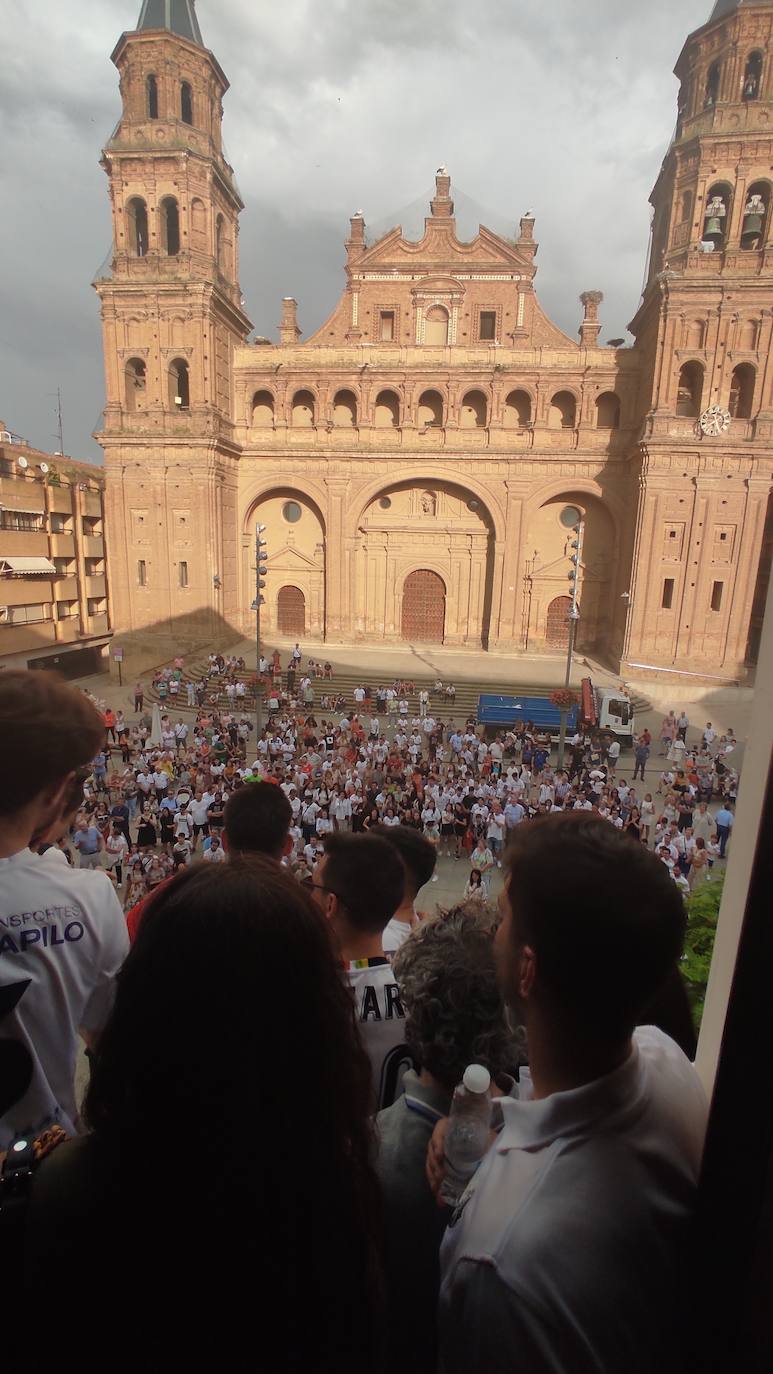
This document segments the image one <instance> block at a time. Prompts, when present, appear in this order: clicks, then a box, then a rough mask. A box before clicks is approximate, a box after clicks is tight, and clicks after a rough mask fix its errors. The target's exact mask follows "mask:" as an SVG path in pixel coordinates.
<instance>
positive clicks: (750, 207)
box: [741, 192, 765, 248]
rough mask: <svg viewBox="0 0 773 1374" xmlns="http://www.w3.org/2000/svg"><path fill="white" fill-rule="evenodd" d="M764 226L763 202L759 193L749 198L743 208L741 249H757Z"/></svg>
mask: <svg viewBox="0 0 773 1374" xmlns="http://www.w3.org/2000/svg"><path fill="white" fill-rule="evenodd" d="M764 225H765V202H764V200H763V199H762V196H761V195H760V194H759V192H755V194H754V195H752V196H750V197H749V199H748V200H747V202H746V205H745V206H744V212H743V229H742V231H741V247H742V248H757V247H758V246H759V242H760V240H761V238H762V232H763V228H764Z"/></svg>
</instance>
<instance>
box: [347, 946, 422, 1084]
mask: <svg viewBox="0 0 773 1374" xmlns="http://www.w3.org/2000/svg"><path fill="white" fill-rule="evenodd" d="M346 971H347V974H348V977H349V985H350V987H351V989H352V992H353V993H354V1001H355V1007H356V1010H357V1021H358V1023H359V1027H360V1034H361V1036H362V1043H363V1045H364V1047H365V1049H366V1050H367V1053H368V1058H369V1059H370V1065H371V1079H372V1083H373V1092H374V1095H375V1099H376V1103H377V1110H378V1111H382V1110H383V1108H384V1107H389V1106H391V1104H392V1103H393V1102H394V1100H395V1098H396V1097H398V1096H399V1094H400V1085H401V1083H402V1078H403V1074H404V1073H405V1070H406V1069H409V1068H411V1067H412V1059H411V1054H410V1051H409V1049H408V1046H407V1045H406V1044H405V1008H404V1007H403V1004H402V1002H401V1001H400V989H399V988H398V986H397V983H396V982H395V976H394V974H393V972H392V966H391V964H390V963H389V960H388V959H386V958H376V959H353V960H352V962H351V963H350V964H348V965H347V970H346Z"/></svg>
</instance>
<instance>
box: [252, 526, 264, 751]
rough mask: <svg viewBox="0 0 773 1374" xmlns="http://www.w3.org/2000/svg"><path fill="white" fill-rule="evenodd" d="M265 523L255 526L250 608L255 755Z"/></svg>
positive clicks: (260, 721) (259, 728)
mask: <svg viewBox="0 0 773 1374" xmlns="http://www.w3.org/2000/svg"><path fill="white" fill-rule="evenodd" d="M265 528H266V526H265V525H256V526H255V600H254V601H253V603H252V610H253V611H254V612H255V731H256V734H255V750H256V756H257V745H258V740H259V739H260V736H261V734H262V731H263V694H262V692H261V672H260V608H261V606H262V605H263V604H264V602H265V599H266V598H265V597H264V596H263V594H262V592H263V588H264V587H265V585H266V582H265V577H264V574H265V573H266V572H267V567H266V561H265V560H266V552H265V549H266V541H265V539H263V537H262V536H263V533H264V531H265Z"/></svg>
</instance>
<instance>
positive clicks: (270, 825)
mask: <svg viewBox="0 0 773 1374" xmlns="http://www.w3.org/2000/svg"><path fill="white" fill-rule="evenodd" d="M292 815H293V813H292V807H291V805H290V803H289V801H288V800H287V797H286V796H285V794H284V792H283V791H282V789H281V787H277V786H276V784H275V783H272V782H249V783H245V785H244V786H243V787H239V788H238V789H237V790H236V791H235V792H233V793H232V794H231V796H230V797H229V798H228V801H227V802H226V804H225V811H224V813H223V842H224V845H225V848H226V849H227V851H228V853H229V854H267V855H268V857H269V858H271V859H276V860H277V861H279V860H281V859H283V858H284V857H285V855H286V854H289V852H290V850H291V848H292V842H291V840H290V836H289V830H290V822H291V820H292Z"/></svg>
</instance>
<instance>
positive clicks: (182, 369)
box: [169, 358, 191, 410]
mask: <svg viewBox="0 0 773 1374" xmlns="http://www.w3.org/2000/svg"><path fill="white" fill-rule="evenodd" d="M169 405H170V408H171V409H172V410H190V405H191V383H190V374H189V371H188V364H187V363H186V361H185V359H184V358H175V359H174V361H173V362H171V363H170V364H169Z"/></svg>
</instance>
